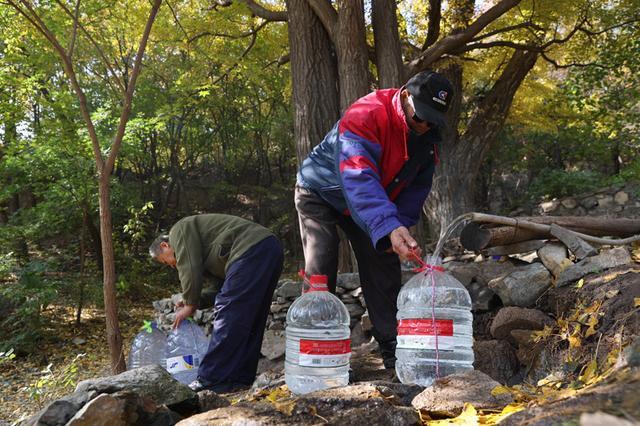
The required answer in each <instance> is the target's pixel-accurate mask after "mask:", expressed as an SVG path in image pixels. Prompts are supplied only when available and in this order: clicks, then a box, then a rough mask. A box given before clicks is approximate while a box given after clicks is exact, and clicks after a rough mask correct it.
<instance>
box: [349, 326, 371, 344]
mask: <svg viewBox="0 0 640 426" xmlns="http://www.w3.org/2000/svg"><path fill="white" fill-rule="evenodd" d="M370 341H371V335H368V334H367V333H366V332H365V331H364V330H363V329H362V322H361V321H358V322H357V323H356V324H355V325H354V326H353V327H352V328H351V347H352V348H353V347H356V346H360V345H363V344H365V343H369V342H370Z"/></svg>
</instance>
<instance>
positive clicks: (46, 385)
mask: <svg viewBox="0 0 640 426" xmlns="http://www.w3.org/2000/svg"><path fill="white" fill-rule="evenodd" d="M84 356H85V354H83V353H82V354H78V355H76V357H75V358H74V359H73V361H71V362H70V363H69V364H67V365H65V366H63V367H62V368H59V369H54V368H53V364H49V365H47V368H45V369H44V370H42V371H41V374H42V376H41V377H40V378H39V379H38V380H36V381H35V382H34V383H32V384H31V385H30V386H29V387H28V388H27V389H25V390H26V391H27V392H28V394H29V397H30V398H31V399H33V400H34V401H36V402H39V401H42V400H45V401H46V400H49V399H52V398H53V397H54V396H55V395H58V394H60V393H61V392H70V391H72V390H73V388H75V386H76V381H77V380H78V368H79V365H78V361H79V360H80V358H82V357H84Z"/></svg>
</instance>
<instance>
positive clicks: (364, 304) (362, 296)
mask: <svg viewBox="0 0 640 426" xmlns="http://www.w3.org/2000/svg"><path fill="white" fill-rule="evenodd" d="M358 301H359V302H360V305H362V307H363V308H365V309H367V301H366V300H364V295H363V294H361V295H360V296H358Z"/></svg>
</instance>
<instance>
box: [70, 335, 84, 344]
mask: <svg viewBox="0 0 640 426" xmlns="http://www.w3.org/2000/svg"><path fill="white" fill-rule="evenodd" d="M71 343H73V344H74V345H84V344H85V343H87V341H86V340H85V339H83V338H82V337H74V338H73V339H72V340H71Z"/></svg>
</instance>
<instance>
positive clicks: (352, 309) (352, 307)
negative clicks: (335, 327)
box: [345, 303, 364, 318]
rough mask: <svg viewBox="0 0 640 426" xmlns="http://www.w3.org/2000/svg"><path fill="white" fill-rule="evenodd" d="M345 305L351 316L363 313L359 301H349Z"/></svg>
mask: <svg viewBox="0 0 640 426" xmlns="http://www.w3.org/2000/svg"><path fill="white" fill-rule="evenodd" d="M345 306H346V307H347V311H349V316H350V317H351V318H360V317H361V316H362V314H363V313H364V308H363V307H362V306H360V304H359V303H350V304H348V305H345Z"/></svg>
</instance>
